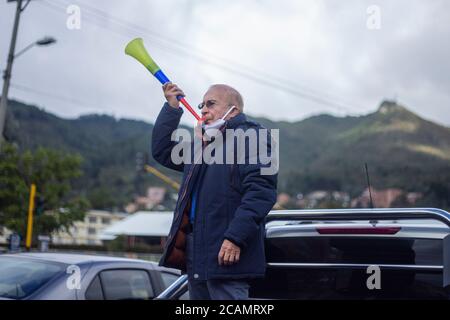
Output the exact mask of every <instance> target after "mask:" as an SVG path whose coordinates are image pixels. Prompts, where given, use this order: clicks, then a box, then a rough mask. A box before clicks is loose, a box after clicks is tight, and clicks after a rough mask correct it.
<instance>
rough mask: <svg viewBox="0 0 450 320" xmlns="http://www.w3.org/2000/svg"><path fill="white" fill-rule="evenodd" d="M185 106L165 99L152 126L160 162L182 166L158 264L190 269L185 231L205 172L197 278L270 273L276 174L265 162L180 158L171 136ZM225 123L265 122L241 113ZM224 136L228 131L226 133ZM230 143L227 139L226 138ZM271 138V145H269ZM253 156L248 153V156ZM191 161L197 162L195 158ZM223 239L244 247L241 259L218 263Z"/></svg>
mask: <svg viewBox="0 0 450 320" xmlns="http://www.w3.org/2000/svg"><path fill="white" fill-rule="evenodd" d="M182 113H183V110H182V109H181V108H173V107H170V106H169V105H168V104H167V103H166V104H164V106H163V108H162V110H161V112H160V114H159V115H158V118H157V119H156V122H155V126H154V128H153V137H152V154H153V157H154V158H155V160H156V161H158V162H159V163H160V164H161V165H163V166H165V167H168V168H171V169H174V170H178V171H182V172H183V173H184V174H183V180H182V183H181V187H180V190H179V194H178V201H177V204H176V208H175V212H174V218H173V222H172V227H171V229H170V232H169V235H168V238H167V241H166V244H165V248H164V253H163V255H162V257H161V260H160V262H159V264H160V265H161V266H166V267H172V268H177V269H181V270H182V271H186V256H185V244H186V231H187V225H188V219H189V210H190V201H191V198H190V195H191V192H192V189H193V186H194V183H195V181H196V179H197V178H198V177H199V176H201V177H202V178H201V182H200V184H199V186H198V188H199V189H198V199H197V207H196V215H195V223H194V252H193V266H192V270H193V271H192V272H190V274H189V275H188V276H189V277H190V278H191V277H193V276H194V275H195V278H196V279H198V280H206V279H239V278H257V277H263V276H264V274H265V268H266V261H265V254H264V234H265V216H266V215H267V214H268V213H269V211H270V210H271V209H272V207H273V205H274V204H275V202H276V185H277V175H276V174H274V175H261V173H260V169H261V167H262V166H263V165H262V164H261V163H260V162H259V161H258V162H257V163H256V164H249V163H248V161H246V163H245V164H205V163H203V164H187V163H186V164H185V163H181V164H175V163H173V162H172V160H171V152H172V149H173V148H174V146H175V145H176V144H177V142H175V141H171V135H172V132H173V131H174V130H175V129H177V127H178V124H179V122H180V118H181V116H182ZM225 128H226V129H237V128H240V129H243V130H244V131H245V130H248V129H250V128H253V129H259V128H262V127H261V126H260V125H259V124H257V123H256V122H253V121H249V120H247V118H246V116H245V114H243V113H240V114H238V115H237V116H235V117H233V118H231V119H230V120H228V121H227V123H226V125H225ZM223 137H224V140H225V134H224V135H223ZM224 144H225V143H224ZM270 147H271V144H270V138H269V139H268V150H269V151H270V150H271V149H270ZM247 160H248V159H247ZM191 163H192V162H191ZM224 239H229V240H230V241H232V242H233V243H235V244H236V245H238V246H239V247H240V248H241V254H240V260H239V262H237V263H234V264H232V265H229V266H224V265H222V266H220V265H219V264H218V254H219V251H220V248H221V246H222V243H223V241H224Z"/></svg>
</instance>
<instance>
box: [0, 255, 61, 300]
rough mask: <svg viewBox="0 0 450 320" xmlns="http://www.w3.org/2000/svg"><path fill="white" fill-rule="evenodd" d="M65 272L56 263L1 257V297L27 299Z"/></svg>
mask: <svg viewBox="0 0 450 320" xmlns="http://www.w3.org/2000/svg"><path fill="white" fill-rule="evenodd" d="M63 270H64V269H63V267H62V266H60V265H58V264H54V263H48V262H40V261H35V260H28V259H23V258H14V257H0V297H2V298H11V299H22V298H25V297H27V296H29V295H30V294H32V293H33V292H35V291H36V290H38V289H39V288H41V287H42V286H43V285H44V284H46V283H47V282H48V281H49V280H50V279H51V278H52V277H54V276H55V275H56V274H58V273H59V272H61V271H63Z"/></svg>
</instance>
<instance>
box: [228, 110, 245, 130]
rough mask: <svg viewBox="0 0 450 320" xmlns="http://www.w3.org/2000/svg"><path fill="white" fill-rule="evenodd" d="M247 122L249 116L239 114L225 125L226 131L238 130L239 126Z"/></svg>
mask: <svg viewBox="0 0 450 320" xmlns="http://www.w3.org/2000/svg"><path fill="white" fill-rule="evenodd" d="M246 121H247V116H246V115H245V114H244V113H238V114H237V115H236V116H234V117H233V118H231V119H229V120H227V122H226V124H225V128H226V129H234V128H237V127H238V126H239V125H241V124H243V123H245V122H246Z"/></svg>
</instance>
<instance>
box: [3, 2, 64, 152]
mask: <svg viewBox="0 0 450 320" xmlns="http://www.w3.org/2000/svg"><path fill="white" fill-rule="evenodd" d="M13 1H16V2H17V8H16V15H15V18H14V26H13V31H12V37H11V44H10V45H9V53H8V62H7V64H6V70H5V71H4V74H3V89H2V96H1V100H0V147H1V144H2V143H3V139H4V135H3V134H4V129H5V122H6V110H7V108H8V91H9V83H10V81H11V72H12V65H13V62H14V58H17V57H18V56H20V55H22V54H23V53H24V52H25V51H27V50H29V49H30V48H32V47H33V46H35V45H38V46H45V45H49V44H52V43H54V42H56V40H55V39H53V38H50V37H46V38H43V39H41V40H38V41H36V42H33V43H32V44H30V45H28V46H26V47H25V48H24V49H22V50H21V51H19V52H18V53H17V54H16V55H14V51H15V49H16V40H17V32H18V30H19V20H20V13H21V12H22V11H23V10H25V8H26V6H27V5H28V4H29V2H30V0H27V2H26V3H25V5H24V6H23V7H22V2H23V0H8V2H13Z"/></svg>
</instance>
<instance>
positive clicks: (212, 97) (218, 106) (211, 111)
mask: <svg viewBox="0 0 450 320" xmlns="http://www.w3.org/2000/svg"><path fill="white" fill-rule="evenodd" d="M203 103H204V106H203V108H202V117H203V119H204V122H205V124H210V123H211V122H214V121H215V120H217V119H220V118H222V117H223V115H224V114H225V113H226V112H227V111H228V109H229V108H230V105H229V103H228V99H227V93H226V91H225V90H222V89H220V88H211V89H209V90H208V91H207V92H206V93H205V95H204V96H203Z"/></svg>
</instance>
